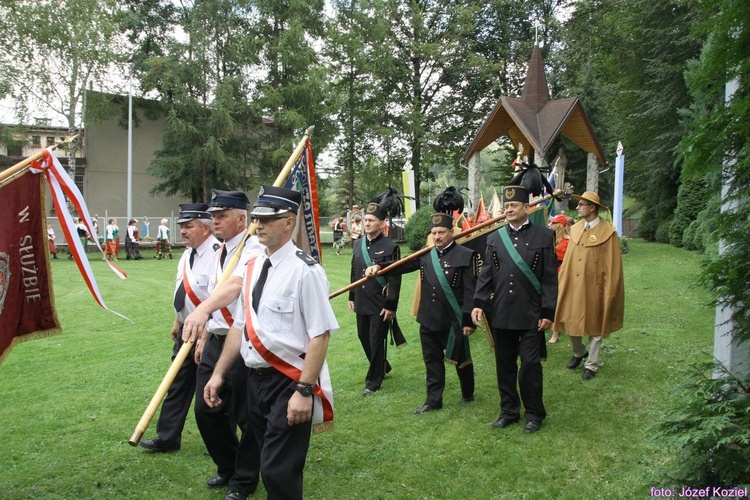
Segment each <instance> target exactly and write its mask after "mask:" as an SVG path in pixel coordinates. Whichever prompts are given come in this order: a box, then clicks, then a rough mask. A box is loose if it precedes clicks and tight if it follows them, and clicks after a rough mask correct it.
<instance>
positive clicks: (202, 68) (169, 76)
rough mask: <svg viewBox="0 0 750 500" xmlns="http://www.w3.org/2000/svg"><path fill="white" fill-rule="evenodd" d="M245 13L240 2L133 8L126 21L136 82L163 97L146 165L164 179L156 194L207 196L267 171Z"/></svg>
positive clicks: (252, 182) (248, 183)
mask: <svg viewBox="0 0 750 500" xmlns="http://www.w3.org/2000/svg"><path fill="white" fill-rule="evenodd" d="M249 16H250V5H249V4H248V2H246V1H242V0H213V1H201V2H194V3H193V4H192V5H188V4H181V5H180V6H176V5H168V4H167V3H159V2H147V3H145V4H139V3H134V4H132V5H131V12H130V15H129V16H128V17H127V19H126V23H127V24H126V25H127V26H128V27H129V29H130V32H129V35H130V39H131V41H132V42H133V43H134V44H136V45H137V46H138V47H139V51H137V52H136V54H135V56H134V58H133V59H134V64H136V65H137V68H138V72H139V74H140V79H141V87H142V90H143V92H144V93H147V92H156V93H157V94H158V95H159V96H160V99H161V101H162V104H163V109H164V113H165V114H166V123H167V127H166V130H165V134H164V141H163V145H162V148H161V149H160V150H159V151H157V153H156V155H155V158H154V160H153V161H152V164H151V166H150V170H149V171H150V172H151V173H152V174H153V175H155V176H156V177H158V178H160V179H162V181H161V182H160V183H158V184H157V185H155V187H154V188H153V192H154V193H159V192H163V193H166V194H170V195H171V194H178V193H179V194H181V195H184V196H187V197H190V198H191V199H192V200H194V201H205V200H208V199H210V196H211V188H212V187H215V188H220V189H221V188H223V189H229V188H239V189H249V188H252V187H255V186H256V185H257V184H259V183H260V182H261V181H262V180H263V176H262V173H263V170H264V167H265V168H266V170H267V171H270V170H271V169H270V168H269V165H270V161H269V159H268V157H267V155H266V154H265V149H264V148H263V147H262V143H263V138H264V136H265V135H267V134H268V133H269V130H270V129H269V128H268V127H267V126H266V125H264V124H263V122H262V120H260V119H259V118H258V116H259V113H258V110H257V108H253V106H252V105H251V104H250V103H249V102H248V100H247V98H246V96H247V94H248V93H249V86H248V83H247V80H246V78H245V72H246V71H247V69H248V68H249V67H250V66H251V64H252V63H253V62H255V61H256V59H255V57H256V56H255V53H254V52H253V51H252V50H251V47H250V46H249V45H248V41H247V38H246V36H245V34H244V33H246V32H247V31H248V29H249V24H248V18H249ZM164 25H168V26H169V27H170V29H165V28H164ZM177 31H180V32H182V33H183V34H184V36H182V37H179V38H178V37H175V36H174V33H175V32H177Z"/></svg>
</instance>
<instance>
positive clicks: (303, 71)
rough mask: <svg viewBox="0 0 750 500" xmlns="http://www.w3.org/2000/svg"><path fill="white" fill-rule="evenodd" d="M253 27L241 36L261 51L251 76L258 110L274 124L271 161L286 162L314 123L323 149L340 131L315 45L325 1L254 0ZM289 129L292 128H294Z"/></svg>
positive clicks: (318, 145)
mask: <svg viewBox="0 0 750 500" xmlns="http://www.w3.org/2000/svg"><path fill="white" fill-rule="evenodd" d="M248 3H249V4H250V6H251V8H252V14H253V16H252V18H251V19H250V25H249V32H248V33H242V34H241V35H242V36H243V37H248V38H250V39H251V40H252V42H250V45H251V46H252V49H253V50H254V51H255V52H256V53H257V54H258V58H259V60H258V63H257V64H256V65H254V66H253V68H252V69H253V71H252V74H253V75H260V76H253V77H252V78H251V79H250V83H251V89H252V91H251V94H250V95H251V96H252V99H253V103H254V106H256V107H257V109H258V111H259V113H261V114H262V115H263V116H266V117H269V118H271V119H272V120H273V122H274V127H273V128H272V130H271V134H270V136H269V137H268V139H270V142H271V143H272V144H273V151H271V153H270V156H271V159H272V161H273V164H275V165H279V167H280V166H281V165H283V164H284V162H286V160H287V159H288V157H289V153H290V151H291V150H292V149H293V147H294V146H295V145H296V142H297V139H298V137H297V136H296V135H295V134H296V133H297V132H300V131H303V130H305V129H306V128H307V127H308V126H310V125H315V147H316V150H317V151H322V150H323V149H324V148H325V146H327V145H328V143H329V142H330V141H331V140H332V138H333V136H334V135H335V133H336V130H335V127H334V125H333V122H332V120H331V118H330V108H331V103H330V102H329V94H328V89H327V77H328V73H327V69H326V67H325V66H324V65H323V64H322V62H321V60H320V55H319V54H318V52H317V50H316V47H317V46H319V45H320V44H321V43H322V37H323V36H324V35H325V29H324V28H325V25H324V22H323V7H324V2H323V0H296V1H291V2H279V1H278V0H250V1H249V2H248ZM290 132H291V133H290Z"/></svg>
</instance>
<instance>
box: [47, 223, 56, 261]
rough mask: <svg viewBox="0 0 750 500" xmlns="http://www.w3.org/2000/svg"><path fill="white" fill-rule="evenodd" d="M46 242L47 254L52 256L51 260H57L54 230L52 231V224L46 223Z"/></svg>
mask: <svg viewBox="0 0 750 500" xmlns="http://www.w3.org/2000/svg"><path fill="white" fill-rule="evenodd" d="M47 242H48V244H49V253H50V254H52V258H53V259H56V258H57V245H55V230H54V229H52V224H51V223H49V222H48V223H47Z"/></svg>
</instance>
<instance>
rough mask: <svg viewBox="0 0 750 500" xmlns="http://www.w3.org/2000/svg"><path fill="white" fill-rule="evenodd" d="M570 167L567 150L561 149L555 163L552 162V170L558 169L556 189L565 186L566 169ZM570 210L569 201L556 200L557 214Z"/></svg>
mask: <svg viewBox="0 0 750 500" xmlns="http://www.w3.org/2000/svg"><path fill="white" fill-rule="evenodd" d="M567 166H568V157H567V156H565V149H563V148H560V149H559V150H558V152H557V156H556V157H555V161H553V162H552V168H556V169H557V184H555V188H556V189H562V187H563V185H565V169H566V168H567ZM567 209H568V202H567V201H562V202H560V201H557V200H555V211H556V212H557V213H561V212H565V211H566V210H567Z"/></svg>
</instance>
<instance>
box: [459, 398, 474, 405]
mask: <svg viewBox="0 0 750 500" xmlns="http://www.w3.org/2000/svg"><path fill="white" fill-rule="evenodd" d="M461 402H462V403H463V404H465V405H467V404H469V403H473V402H474V396H471V397H468V398H461Z"/></svg>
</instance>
